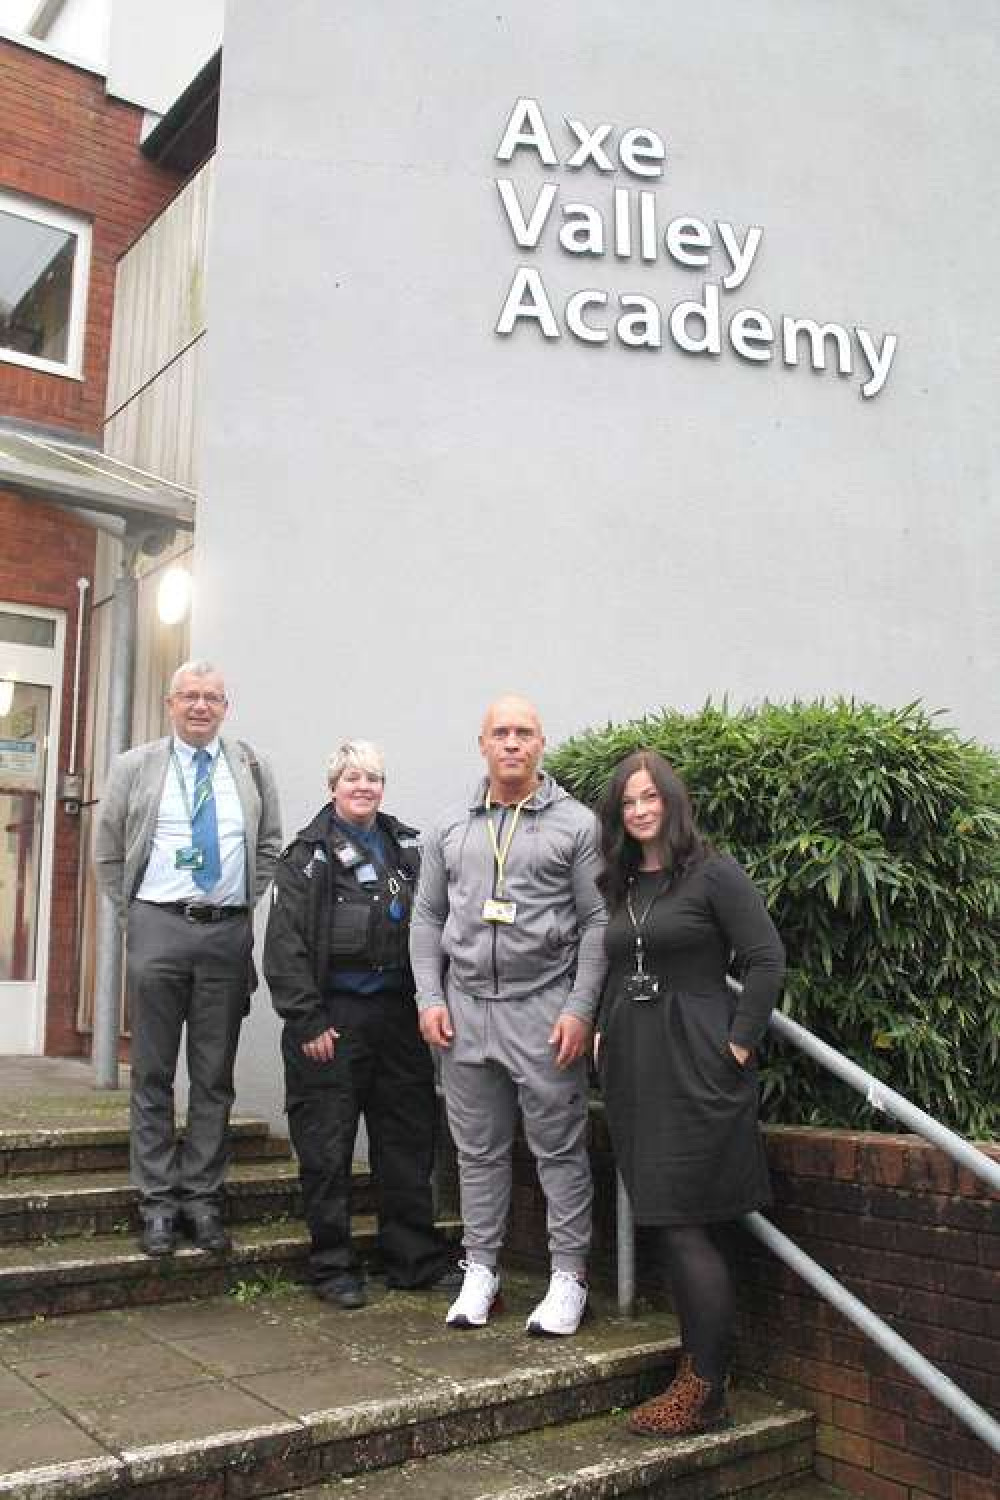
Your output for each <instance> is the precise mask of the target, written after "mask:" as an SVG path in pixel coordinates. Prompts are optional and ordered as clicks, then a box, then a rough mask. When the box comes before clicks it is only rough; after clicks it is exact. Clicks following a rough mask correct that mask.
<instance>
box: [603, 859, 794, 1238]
mask: <svg viewBox="0 0 1000 1500" xmlns="http://www.w3.org/2000/svg"><path fill="white" fill-rule="evenodd" d="M662 882H663V877H662V875H658V874H650V875H646V874H640V875H639V876H638V877H637V879H636V882H635V885H634V886H633V893H632V904H633V908H634V910H635V911H636V913H637V915H638V914H640V913H641V912H643V911H644V910H645V909H646V905H647V903H648V902H649V900H650V898H651V897H652V896H653V894H654V892H655V891H656V890H657V887H658V885H662ZM643 939H644V945H645V953H644V958H645V966H646V968H647V970H649V971H651V972H653V973H655V974H656V975H657V976H658V978H659V981H660V998H659V999H656V1000H652V1001H643V1002H640V1001H635V1000H632V999H630V998H628V997H627V996H626V995H625V994H624V993H623V982H624V979H625V976H626V975H627V974H630V973H632V972H633V970H634V967H635V938H634V929H633V927H632V922H631V920H630V918H629V914H628V911H627V910H626V909H625V908H624V907H623V908H622V909H621V910H619V911H618V912H616V913H615V914H614V915H613V916H612V918H611V921H610V923H609V925H608V929H607V939H606V941H607V948H608V957H609V959H610V971H609V974H608V981H607V986H606V989H605V994H604V999H603V1001H602V1004H601V1010H600V1014H599V1017H598V1023H597V1024H598V1029H599V1030H600V1032H601V1048H600V1053H599V1058H598V1064H599V1065H598V1072H599V1077H600V1081H601V1089H602V1092H603V1094H604V1101H605V1108H606V1111H607V1118H608V1125H609V1128H610V1131H611V1139H612V1143H613V1145H614V1150H615V1158H616V1160H617V1163H618V1167H619V1170H620V1171H621V1174H622V1177H623V1179H624V1181H625V1186H626V1188H627V1189H628V1194H629V1198H630V1199H631V1202H632V1210H633V1213H634V1215H635V1219H636V1222H637V1223H639V1224H668V1225H669V1224H711V1223H718V1222H720V1221H722V1220H725V1219H733V1218H738V1217H739V1216H740V1215H741V1214H744V1213H749V1212H750V1211H751V1210H752V1209H755V1208H760V1207H761V1206H763V1205H764V1204H766V1203H768V1202H769V1201H770V1190H769V1185H768V1175H767V1162H766V1160H765V1157H764V1147H763V1141H762V1139H761V1135H760V1129H759V1127H758V1123H757V1105H758V1083H757V1067H756V1062H755V1061H754V1060H753V1059H751V1060H750V1061H749V1062H748V1063H747V1064H746V1065H745V1066H741V1065H740V1064H739V1063H738V1062H737V1061H736V1059H735V1058H734V1056H733V1054H732V1052H731V1051H730V1050H729V1045H728V1043H729V1041H730V1040H731V1041H733V1042H736V1043H737V1044H739V1045H742V1046H745V1047H754V1046H755V1045H756V1044H757V1042H759V1040H760V1038H761V1037H762V1036H763V1034H764V1032H765V1030H766V1028H767V1019H768V1016H769V1015H770V1012H771V1010H772V1008H773V1006H774V1004H775V1002H776V1000H777V998H778V995H779V992H780V990H781V981H782V976H783V974H784V950H783V948H782V945H781V939H780V938H779V937H778V934H777V931H776V930H775V927H774V924H773V922H772V921H771V918H770V917H769V916H768V913H767V908H766V907H765V905H764V902H763V900H762V899H761V896H760V894H759V893H758V891H757V890H756V888H755V887H754V885H753V884H752V883H751V881H750V879H749V878H748V876H747V875H746V874H745V873H744V871H743V870H742V869H741V867H740V866H739V865H738V864H737V863H736V861H735V860H734V859H732V858H731V857H730V856H729V855H728V854H718V853H714V852H713V853H709V854H708V855H707V856H706V857H705V858H704V859H703V860H702V861H701V862H700V863H698V864H697V865H696V866H695V867H694V869H693V870H692V871H691V872H690V873H689V874H688V875H686V876H684V877H682V878H681V879H680V880H678V881H676V882H674V883H672V884H670V885H668V886H667V888H666V889H665V890H662V891H661V893H660V894H659V895H658V896H657V898H656V900H655V901H654V903H653V905H652V907H651V909H650V911H649V916H648V917H647V919H646V922H645V923H644V927H643ZM727 971H728V972H731V973H733V974H735V975H736V977H738V978H739V979H740V980H741V981H742V983H743V987H744V988H743V994H742V995H741V996H737V995H735V994H733V993H732V991H731V990H730V989H729V988H728V986H727V984H726V973H727Z"/></svg>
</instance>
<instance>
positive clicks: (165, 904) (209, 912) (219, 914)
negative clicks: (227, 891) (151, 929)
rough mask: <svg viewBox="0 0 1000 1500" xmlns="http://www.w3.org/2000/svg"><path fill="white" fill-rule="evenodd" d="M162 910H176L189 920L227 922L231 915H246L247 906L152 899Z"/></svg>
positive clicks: (179, 914) (153, 904) (149, 903)
mask: <svg viewBox="0 0 1000 1500" xmlns="http://www.w3.org/2000/svg"><path fill="white" fill-rule="evenodd" d="M147 904H148V905H149V906H157V907H159V909H160V911H175V912H176V913H177V915H178V916H179V917H185V918H186V919H187V920H188V921H189V922H227V921H228V920H229V918H230V917H245V916H246V915H247V911H248V908H247V907H245V906H206V905H205V903H204V902H203V901H150V902H148V903H147Z"/></svg>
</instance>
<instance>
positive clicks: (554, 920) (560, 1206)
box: [410, 697, 607, 1334]
mask: <svg viewBox="0 0 1000 1500" xmlns="http://www.w3.org/2000/svg"><path fill="white" fill-rule="evenodd" d="M479 743H480V748H481V750H482V753H483V755H484V757H485V759H486V763H487V773H488V774H487V776H486V778H485V780H484V781H482V782H481V783H480V785H479V786H478V787H477V788H476V790H475V792H474V794H473V796H472V798H471V800H470V802H469V803H468V804H466V805H465V806H463V807H461V808H460V809H457V810H456V811H455V812H453V813H451V814H449V815H447V816H446V817H445V818H444V819H442V820H441V822H440V823H439V824H438V825H437V826H436V827H435V828H434V829H433V830H432V832H431V834H430V835H429V836H428V838H427V839H426V841H425V845H424V851H423V864H422V870H421V877H420V885H419V889H418V892H417V898H416V902H415V905H414V909H413V918H412V924H411V938H410V945H411V958H412V964H413V971H414V976H415V979H416V984H417V1005H418V1008H419V1010H420V1022H421V1031H422V1033H423V1036H424V1039H425V1040H426V1041H427V1042H429V1043H430V1044H431V1046H433V1047H435V1048H437V1049H439V1050H440V1054H441V1081H442V1086H443V1089H444V1096H445V1103H446V1106H447V1110H448V1122H449V1125H450V1127H451V1132H452V1136H453V1138H454V1140H455V1145H456V1149H457V1152H458V1164H459V1181H460V1187H461V1196H462V1219H463V1223H464V1242H465V1251H466V1277H465V1284H464V1286H463V1290H462V1293H461V1295H460V1296H459V1298H458V1299H457V1301H456V1302H455V1303H454V1304H453V1305H452V1307H451V1308H450V1309H449V1313H448V1322H449V1323H450V1324H451V1326H453V1327H459V1328H470V1327H480V1326H482V1325H483V1324H484V1323H486V1322H487V1320H488V1318H489V1315H490V1312H491V1311H492V1310H494V1307H495V1305H496V1302H497V1298H498V1294H499V1278H498V1277H497V1273H496V1263H497V1256H498V1252H499V1250H500V1247H501V1244H502V1242H503V1237H504V1232H505V1229H506V1223H507V1214H508V1209H509V1205H510V1192H511V1149H512V1144H513V1136H514V1130H515V1127H516V1123H517V1115H518V1110H520V1113H521V1116H522V1117H523V1121H524V1132H525V1136H526V1138H527V1142H528V1145H529V1147H530V1149H531V1152H532V1154H533V1156H534V1158H535V1162H536V1166H537V1169H538V1178H539V1182H540V1183H541V1186H542V1190H543V1192H544V1194H545V1199H546V1205H547V1215H548V1239H549V1251H550V1255H551V1261H552V1281H551V1283H550V1286H549V1292H548V1294H547V1296H546V1298H545V1299H544V1301H543V1302H542V1303H540V1304H539V1306H538V1307H537V1308H535V1310H534V1312H533V1313H532V1315H531V1317H530V1318H529V1319H528V1328H529V1330H530V1331H531V1332H534V1333H549V1334H569V1333H575V1331H576V1328H577V1326H578V1324H579V1321H580V1317H581V1316H582V1314H583V1311H584V1307H585V1304H586V1282H585V1276H586V1261H587V1255H588V1252H589V1249H590V1236H591V1205H592V1196H593V1194H592V1183H591V1175H590V1162H589V1157H588V1153H587V1080H586V1053H587V1052H588V1051H589V1045H590V1037H591V1024H592V1021H593V1016H594V1012H595V1009H596V1006H597V1002H598V999H599V997H600V992H601V986H602V983H603V979H604V973H605V967H606V964H605V957H604V927H605V925H606V921H607V916H606V913H605V909H604V905H603V902H602V900H601V897H600V895H599V893H598V891H597V886H596V877H597V874H598V871H599V869H600V857H599V854H598V847H597V832H596V823H595V819H594V817H593V814H592V813H590V812H589V811H588V810H587V809H586V808H585V807H583V806H582V805H581V804H580V803H579V802H577V801H575V800H574V799H573V798H572V797H571V796H570V795H569V793H568V792H566V791H564V790H563V788H562V787H560V786H558V785H557V784H556V782H554V781H553V780H552V778H551V777H550V776H548V775H546V774H545V773H540V772H539V770H538V764H539V761H540V759H541V755H542V751H543V750H544V746H545V739H544V736H543V734H542V730H541V724H540V722H539V719H538V715H537V713H536V711H535V709H534V708H533V706H532V705H531V704H530V703H528V702H527V700H525V699H523V698H518V697H507V698H502V699H499V700H498V701H497V702H496V703H494V704H492V705H491V707H490V708H489V709H488V710H487V713H486V717H485V718H484V721H483V727H482V733H481V734H480V739H479Z"/></svg>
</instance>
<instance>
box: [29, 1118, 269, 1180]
mask: <svg viewBox="0 0 1000 1500" xmlns="http://www.w3.org/2000/svg"><path fill="white" fill-rule="evenodd" d="M179 1128H180V1129H183V1126H181V1127H179ZM229 1134H230V1142H231V1150H232V1158H233V1160H234V1161H287V1160H288V1159H289V1157H290V1155H291V1152H290V1150H289V1146H288V1142H287V1141H285V1140H282V1139H281V1137H280V1136H274V1135H272V1134H271V1128H270V1126H269V1125H268V1123H267V1121H266V1120H254V1119H235V1120H231V1121H230V1124H229ZM127 1167H128V1124H127V1122H124V1121H122V1120H120V1119H117V1120H115V1121H113V1122H111V1123H107V1124H94V1123H90V1122H88V1123H87V1124H83V1125H73V1124H66V1123H63V1122H61V1123H59V1124H57V1125H44V1126H41V1125H36V1124H32V1125H25V1126H24V1127H23V1128H22V1127H19V1126H16V1125H15V1126H4V1127H3V1128H2V1129H0V1180H3V1179H4V1178H15V1177H39V1176H42V1175H45V1174H48V1173H58V1174H60V1175H61V1174H64V1173H68V1172H99V1171H114V1170H116V1169H121V1168H127Z"/></svg>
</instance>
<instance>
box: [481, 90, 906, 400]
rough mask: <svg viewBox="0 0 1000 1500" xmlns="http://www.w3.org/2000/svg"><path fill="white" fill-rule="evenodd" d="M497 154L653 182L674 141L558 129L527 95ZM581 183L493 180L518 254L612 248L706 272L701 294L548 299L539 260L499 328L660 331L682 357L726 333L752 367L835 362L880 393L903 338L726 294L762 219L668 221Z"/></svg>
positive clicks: (516, 287)
mask: <svg viewBox="0 0 1000 1500" xmlns="http://www.w3.org/2000/svg"><path fill="white" fill-rule="evenodd" d="M495 155H496V159H497V161H501V162H511V163H514V165H515V167H516V166H518V165H520V164H522V163H523V164H524V165H525V166H529V165H530V164H531V162H532V160H537V161H538V162H540V163H541V164H542V165H543V166H545V167H550V168H552V167H555V168H559V167H562V168H565V169H566V170H568V171H570V172H572V173H574V174H576V173H581V172H585V171H588V170H589V171H592V172H596V173H598V174H601V176H602V178H607V176H608V175H609V174H612V173H614V172H615V171H616V170H617V169H618V167H621V168H622V169H624V171H625V172H627V173H629V174H630V175H631V176H632V177H637V178H640V179H644V180H646V181H649V180H650V179H653V178H662V177H663V173H664V166H665V163H666V160H667V148H666V145H665V143H664V140H663V137H662V136H660V135H658V134H657V132H656V131H655V130H650V129H648V128H647V127H646V126H643V125H633V126H629V127H628V128H626V129H625V130H623V131H621V133H620V134H619V133H618V130H617V127H616V126H615V125H614V123H613V122H611V121H606V120H602V121H600V122H599V123H597V124H592V123H590V122H587V121H583V120H578V119H574V118H572V117H571V116H569V115H567V116H566V117H565V118H564V120H563V122H562V126H561V127H560V128H559V130H558V131H557V132H555V133H554V132H553V131H550V129H549V126H548V124H547V123H546V119H545V115H544V114H543V112H542V108H541V105H540V104H539V103H538V101H537V99H531V98H527V97H525V98H520V99H517V100H516V101H515V103H514V106H513V108H512V109H511V111H510V114H509V115H508V117H507V120H506V122H505V124H504V127H503V131H502V133H501V136H500V141H499V144H498V146H497V149H496V153H495ZM581 182H582V178H577V179H576V187H577V189H578V191H577V193H576V194H574V195H573V196H572V197H570V198H567V199H566V200H565V201H563V200H562V198H561V193H560V186H559V184H558V183H557V182H548V181H545V182H542V183H540V184H535V183H521V184H518V183H517V182H516V181H515V180H514V178H513V177H498V178H497V179H496V187H497V191H498V193H499V195H500V204H501V208H502V210H503V216H504V219H505V221H506V225H507V228H508V230H509V231H510V234H511V237H512V239H513V241H514V244H515V245H516V247H517V248H518V249H519V250H528V251H535V250H538V249H539V247H541V246H544V245H545V244H549V245H555V246H558V247H559V249H560V250H561V251H563V252H564V253H565V254H567V255H572V256H577V257H579V256H588V257H593V258H594V259H597V260H599V259H602V258H603V257H605V256H606V255H608V254H611V255H613V256H614V257H615V259H616V260H617V261H631V260H634V259H635V258H636V257H638V259H639V260H640V261H641V262H643V263H645V264H647V265H653V264H655V263H656V262H657V261H661V260H662V261H663V262H664V263H665V265H666V267H667V268H668V269H671V268H674V269H677V270H678V271H679V272H680V273H682V274H683V273H687V272H690V271H699V272H701V273H702V277H703V280H702V284H701V287H700V290H698V291H697V292H696V293H695V294H693V295H692V294H691V293H690V292H689V294H687V295H684V296H681V297H679V298H677V300H673V299H670V298H667V299H666V300H665V301H664V300H663V299H657V298H655V297H652V296H650V295H649V294H648V293H643V292H637V291H635V292H633V291H629V292H615V291H611V290H608V289H606V288H600V287H588V288H585V289H583V290H581V291H575V292H572V293H571V294H570V295H569V296H568V297H566V298H564V299H562V300H561V302H560V299H556V300H555V302H553V299H552V298H551V297H550V295H549V292H548V290H547V288H546V286H545V283H544V281H543V278H542V273H541V271H540V270H539V269H538V267H537V266H527V265H520V266H518V267H517V268H516V269H515V272H514V276H513V280H512V281H511V283H510V286H509V287H508V289H507V292H506V294H505V296H504V299H503V303H502V306H501V309H500V315H499V317H498V318H497V321H496V325H495V331H496V332H497V333H498V334H500V335H501V336H503V337H510V336H511V335H512V334H513V333H514V332H515V330H516V328H517V326H518V324H520V323H524V324H526V325H528V327H531V328H534V329H535V330H537V332H538V333H540V334H541V336H542V338H543V339H544V340H545V341H546V342H552V341H554V340H558V339H560V338H561V337H562V336H563V332H565V333H567V334H569V335H570V337H572V338H574V339H576V340H578V341H579V342H580V343H583V344H601V345H604V344H607V343H609V342H610V341H611V339H612V338H614V339H615V340H617V342H618V343H620V344H622V345H623V346H624V347H625V348H628V349H660V348H662V347H663V330H664V326H665V327H666V330H667V335H668V338H669V341H670V342H671V343H672V344H673V345H674V346H675V347H676V348H677V349H679V350H682V351H683V352H684V353H686V354H692V355H696V354H710V355H718V354H721V352H722V349H723V336H725V339H726V340H727V341H728V345H729V347H730V348H731V349H732V350H733V352H734V353H735V354H736V355H737V356H738V357H739V358H740V359H744V360H747V361H749V362H750V363H753V364H767V363H769V362H770V361H771V360H773V359H780V361H781V362H782V363H783V364H784V365H787V366H789V367H790V368H795V367H797V366H798V365H799V364H800V363H806V364H808V366H809V367H810V368H811V369H813V370H826V369H828V368H835V369H836V371H837V373H838V374H839V375H841V376H845V377H850V376H853V375H854V374H855V373H857V375H858V378H859V381H860V393H861V396H862V397H863V398H865V399H871V398H872V397H873V396H877V395H878V394H879V392H880V391H881V390H882V389H883V388H884V386H885V383H886V381H887V380H888V378H889V372H890V370H891V369H892V364H893V360H894V359H895V357H896V350H897V347H898V343H899V340H898V338H897V336H896V334H894V333H885V334H882V335H881V337H877V336H876V335H874V334H872V333H870V332H869V331H868V330H867V329H866V328H863V327H861V326H860V325H855V326H854V327H853V329H849V328H847V327H845V326H844V325H843V324H841V323H831V322H826V323H820V322H818V321H817V320H816V319H814V318H810V317H794V316H792V315H790V314H784V315H783V316H782V317H781V318H780V319H778V320H773V319H772V318H771V317H770V316H769V315H768V314H767V313H766V312H764V311H763V310H762V309H761V308H758V307H741V308H737V309H734V310H730V309H729V308H728V307H727V306H726V303H725V301H724V298H725V296H726V294H727V293H731V292H735V291H737V290H738V289H739V288H740V287H742V286H743V284H744V283H745V282H746V280H747V278H748V277H749V276H750V273H751V272H752V270H753V268H754V265H755V264H756V261H757V257H758V254H759V252H760V249H761V246H762V244H763V240H764V231H763V229H761V228H760V226H759V225H756V224H749V225H747V226H745V227H742V228H741V227H740V226H739V225H737V224H735V223H733V222H731V221H730V220H728V219H715V220H709V219H703V218H700V217H698V216H696V215H693V214H678V215H675V216H674V217H672V218H669V219H668V218H667V216H666V215H665V214H664V213H663V211H662V207H661V203H660V200H659V198H658V197H657V194H656V192H655V191H653V190H652V189H650V188H648V187H638V186H633V187H627V186H626V187H623V186H620V185H617V186H616V185H614V184H612V183H608V184H607V188H606V189H605V192H606V193H607V196H602V195H601V194H600V193H599V195H598V200H597V201H581V198H580V195H579V185H580V183H581ZM594 185H595V186H596V187H599V183H597V182H595V184H594ZM586 196H588V197H589V194H588V195H586ZM713 272H714V275H713V274H712V273H713ZM693 291H694V289H691V292H693Z"/></svg>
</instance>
